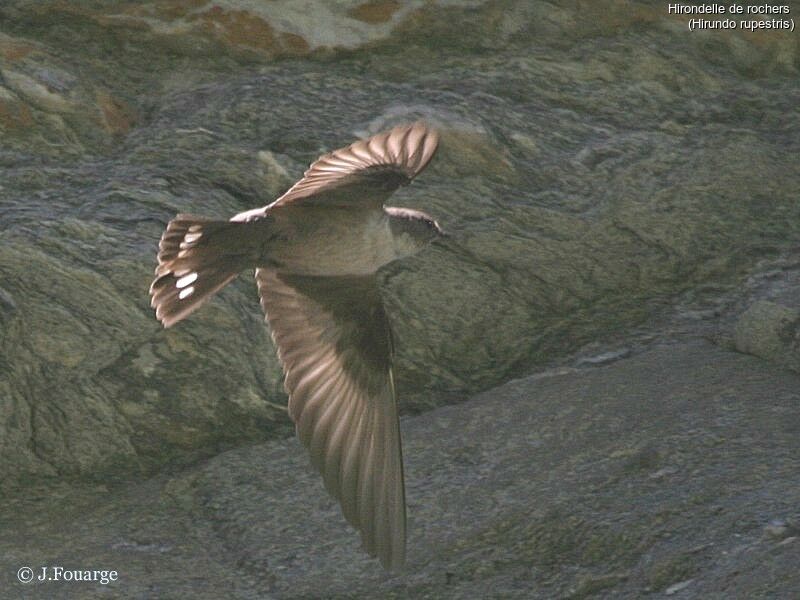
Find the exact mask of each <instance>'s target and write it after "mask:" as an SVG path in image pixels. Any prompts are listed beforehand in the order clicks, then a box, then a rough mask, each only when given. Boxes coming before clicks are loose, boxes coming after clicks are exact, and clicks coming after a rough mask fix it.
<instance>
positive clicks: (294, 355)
mask: <svg viewBox="0 0 800 600" xmlns="http://www.w3.org/2000/svg"><path fill="white" fill-rule="evenodd" d="M256 281H257V282H258V289H259V294H260V296H261V305H262V307H263V309H264V312H265V313H266V318H267V322H268V323H269V326H270V330H271V333H272V338H273V340H274V341H275V345H276V346H277V349H278V358H279V359H280V361H281V364H282V365H283V369H284V372H285V374H286V380H285V387H286V391H287V393H288V394H289V414H290V416H291V418H292V420H293V421H294V423H295V426H296V429H297V434H298V436H299V437H300V440H301V441H302V443H303V444H304V445H305V446H306V448H307V449H308V451H309V452H310V454H311V460H312V462H313V464H314V466H315V467H316V468H317V469H318V470H319V471H320V472H321V473H322V476H323V478H324V480H325V487H326V488H327V489H328V491H329V492H330V493H331V494H332V495H333V496H334V497H336V498H337V499H338V500H339V501H340V503H341V506H342V512H343V513H344V516H345V518H346V519H347V520H348V521H349V522H350V523H351V524H352V525H353V526H354V527H355V528H356V529H357V530H358V531H359V532H360V533H361V539H362V542H363V544H364V548H365V549H366V550H367V552H368V553H369V554H371V555H372V556H377V557H378V558H379V559H380V561H381V563H383V565H384V566H385V567H387V568H397V567H400V566H401V565H402V564H403V562H404V560H405V537H406V513H405V491H404V483H403V461H402V454H401V445H400V428H399V423H398V418H397V403H396V396H395V389H394V381H393V378H392V365H391V357H392V342H391V332H390V329H389V323H388V320H387V318H386V314H385V312H384V309H383V304H382V301H381V298H380V294H379V292H378V289H377V287H376V284H375V279H374V277H373V276H366V277H355V276H348V277H307V276H296V275H287V274H280V273H277V272H275V271H273V270H271V269H266V268H260V269H257V270H256Z"/></svg>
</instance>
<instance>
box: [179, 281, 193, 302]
mask: <svg viewBox="0 0 800 600" xmlns="http://www.w3.org/2000/svg"><path fill="white" fill-rule="evenodd" d="M193 293H194V286H193V285H190V286H189V287H187V288H185V289H182V290H181V291H180V293H179V294H178V300H183V299H184V298H188V297H189V296H191V295H192V294H193Z"/></svg>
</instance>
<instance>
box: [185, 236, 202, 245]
mask: <svg viewBox="0 0 800 600" xmlns="http://www.w3.org/2000/svg"><path fill="white" fill-rule="evenodd" d="M201 237H203V234H202V233H187V234H186V235H185V236H183V241H184V243H186V244H194V243H195V242H196V241H197V240H199V239H200V238H201Z"/></svg>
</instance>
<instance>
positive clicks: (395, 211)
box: [385, 206, 447, 257]
mask: <svg viewBox="0 0 800 600" xmlns="http://www.w3.org/2000/svg"><path fill="white" fill-rule="evenodd" d="M385 210H386V212H387V214H388V215H389V226H390V227H391V230H392V237H393V238H394V244H395V249H396V252H397V254H398V257H404V256H411V255H412V254H416V253H417V252H419V251H420V250H422V248H424V247H425V246H427V245H428V244H429V243H430V242H433V241H434V240H437V239H440V238H444V237H446V236H447V234H446V233H445V232H444V231H442V228H441V227H439V224H438V223H437V222H436V221H435V220H434V219H433V217H431V216H430V215H428V214H426V213H424V212H422V211H421V210H413V209H411V208H396V207H392V206H387V207H386V209H385Z"/></svg>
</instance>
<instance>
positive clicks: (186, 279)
mask: <svg viewBox="0 0 800 600" xmlns="http://www.w3.org/2000/svg"><path fill="white" fill-rule="evenodd" d="M195 281H197V273H189V274H188V275H184V276H183V277H181V278H180V279H178V281H177V282H176V283H175V285H176V286H177V287H178V288H179V289H180V288H185V287H186V286H187V285H189V284H190V283H194V282H195Z"/></svg>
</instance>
